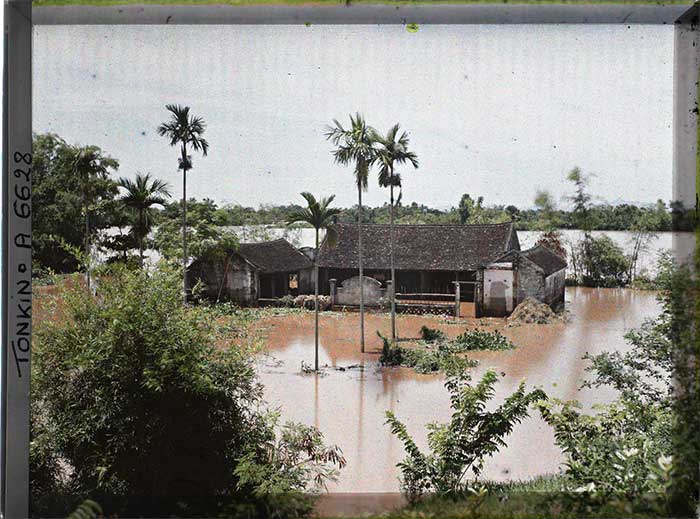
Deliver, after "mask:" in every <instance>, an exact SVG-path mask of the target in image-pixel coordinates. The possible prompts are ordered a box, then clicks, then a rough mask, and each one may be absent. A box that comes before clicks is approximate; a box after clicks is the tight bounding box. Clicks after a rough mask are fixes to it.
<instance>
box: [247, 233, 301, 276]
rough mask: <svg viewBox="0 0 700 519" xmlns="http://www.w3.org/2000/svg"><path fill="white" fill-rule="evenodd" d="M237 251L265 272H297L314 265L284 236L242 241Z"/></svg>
mask: <svg viewBox="0 0 700 519" xmlns="http://www.w3.org/2000/svg"><path fill="white" fill-rule="evenodd" d="M237 252H238V254H240V255H241V256H243V257H244V258H245V259H246V260H247V261H249V262H250V263H252V264H253V265H254V266H255V267H257V268H258V269H260V272H262V273H265V274H270V273H274V272H295V271H298V270H305V269H308V268H311V267H312V266H313V265H312V263H311V261H310V260H309V258H307V257H306V256H305V255H304V254H303V253H302V252H300V251H299V250H297V249H295V248H294V246H292V244H291V243H289V242H288V241H287V240H285V239H284V238H280V239H278V240H273V241H265V242H260V243H241V244H240V245H239V248H238V251H237Z"/></svg>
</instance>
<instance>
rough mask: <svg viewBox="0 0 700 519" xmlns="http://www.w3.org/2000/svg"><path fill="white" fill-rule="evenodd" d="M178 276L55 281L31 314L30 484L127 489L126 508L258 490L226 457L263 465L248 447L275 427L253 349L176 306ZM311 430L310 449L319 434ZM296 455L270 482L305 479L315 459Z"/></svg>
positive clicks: (72, 490) (104, 491) (91, 490)
mask: <svg viewBox="0 0 700 519" xmlns="http://www.w3.org/2000/svg"><path fill="white" fill-rule="evenodd" d="M180 286H181V283H180V277H179V276H178V274H177V272H169V271H163V270H158V271H156V272H154V273H153V274H147V273H145V272H129V271H127V270H125V269H115V270H112V271H111V272H109V274H108V275H106V276H103V277H101V278H100V279H99V282H98V283H97V287H96V291H95V294H94V295H93V294H91V293H90V292H89V291H87V290H85V288H84V287H82V286H80V285H79V284H75V285H74V286H73V287H65V288H64V290H62V292H61V294H60V299H57V300H56V304H55V305H54V307H53V312H52V315H51V317H49V318H47V319H44V320H42V321H40V322H38V323H37V326H36V328H35V337H34V344H33V347H34V361H35V364H34V369H33V371H32V375H33V380H32V384H33V385H32V398H33V402H34V411H35V412H34V414H33V416H32V425H33V431H32V433H33V438H32V476H31V478H32V485H33V486H34V488H35V490H39V489H40V488H42V487H43V488H47V487H49V486H50V484H51V483H54V484H55V485H54V488H60V489H61V490H62V491H63V492H65V493H66V494H68V495H82V496H90V497H92V498H94V499H96V500H97V501H98V502H100V503H101V504H107V503H109V502H113V501H110V499H112V498H114V497H115V496H119V497H125V498H128V499H130V500H132V502H134V503H136V502H138V503H139V504H138V505H136V508H134V507H132V508H129V506H128V504H125V505H124V506H125V507H126V508H125V510H127V511H128V512H129V513H130V514H132V515H133V514H138V515H141V514H142V513H144V514H146V515H147V514H149V513H156V514H157V515H163V514H169V513H174V510H175V507H176V506H179V504H178V501H187V500H197V498H200V499H199V503H200V504H201V506H204V507H209V509H208V510H207V511H206V513H211V512H212V509H211V507H212V506H213V507H216V506H217V501H216V500H215V499H214V498H215V497H216V496H219V497H222V498H223V497H225V498H232V497H233V498H234V499H239V498H240V499H242V500H245V499H247V498H248V497H249V496H253V495H254V494H256V487H255V485H254V484H253V483H251V482H248V483H247V484H246V485H244V486H241V485H240V478H241V475H240V473H239V472H237V471H236V468H237V466H238V464H239V460H240V459H242V458H245V459H247V460H250V459H251V456H252V459H258V458H259V461H258V463H260V464H263V465H264V464H265V461H264V460H265V459H267V458H266V457H265V456H263V453H262V452H261V451H259V450H256V449H257V446H258V445H261V444H264V443H265V441H267V440H268V439H269V438H270V437H271V436H274V434H275V431H274V427H275V425H276V422H274V421H272V422H271V421H270V419H269V418H268V417H267V415H266V414H265V412H264V408H263V402H262V400H261V398H262V386H261V385H260V384H259V383H258V382H257V380H256V376H255V371H254V367H253V364H252V355H251V354H250V352H249V351H248V350H247V349H246V348H243V347H218V348H217V347H215V346H214V345H215V344H218V345H219V346H222V342H221V341H222V340H225V337H222V336H221V333H220V332H221V329H220V327H219V326H218V325H217V321H216V315H217V314H215V313H214V312H212V310H211V309H208V308H205V307H185V306H183V305H182V299H181V294H180ZM229 346H230V345H229ZM289 427H292V428H293V426H291V425H290V426H289ZM309 435H310V433H308V431H307V436H306V437H309ZM311 438H312V440H313V441H312V445H313V449H316V448H317V447H318V445H319V444H320V441H321V439H320V433H319V434H317V435H311ZM307 446H308V445H307V444H303V442H302V444H299V443H296V444H293V445H286V446H285V448H287V449H291V451H293V449H298V448H302V447H304V448H305V447H307ZM286 454H287V455H291V454H290V453H289V452H287V453H286ZM256 456H257V457H258V458H256ZM329 461H331V462H333V461H335V460H329ZM300 462H301V464H302V465H301V468H300V469H299V470H302V468H303V470H304V471H307V470H308V471H309V472H303V473H302V474H300V475H299V476H298V477H297V478H296V479H295V480H293V481H292V480H287V481H286V483H287V486H286V487H285V485H284V484H279V485H278V486H277V487H276V488H277V489H278V490H279V491H280V492H285V491H287V492H293V491H302V490H304V489H305V488H306V484H307V483H309V482H310V481H304V476H305V475H307V474H314V470H315V469H313V468H307V467H306V465H307V460H305V459H300ZM313 463H315V464H317V465H318V464H321V465H322V464H323V460H313ZM332 475H333V474H331V473H324V472H321V475H320V477H322V478H325V477H331V476H332ZM37 497H39V496H37ZM148 503H151V504H152V506H153V508H152V509H150V510H149V509H148V508H147V507H148ZM168 506H172V507H173V508H172V509H169V508H168ZM190 512H192V513H193V511H192V510H190ZM125 513H126V512H125Z"/></svg>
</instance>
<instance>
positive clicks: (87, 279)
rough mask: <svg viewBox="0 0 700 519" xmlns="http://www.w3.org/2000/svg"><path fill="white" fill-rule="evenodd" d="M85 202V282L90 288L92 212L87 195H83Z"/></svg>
mask: <svg viewBox="0 0 700 519" xmlns="http://www.w3.org/2000/svg"><path fill="white" fill-rule="evenodd" d="M83 200H84V203H85V282H86V284H87V288H88V290H90V213H89V208H88V203H87V196H86V195H83Z"/></svg>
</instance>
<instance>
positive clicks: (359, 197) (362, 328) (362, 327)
mask: <svg viewBox="0 0 700 519" xmlns="http://www.w3.org/2000/svg"><path fill="white" fill-rule="evenodd" d="M357 200H358V204H357V205H358V212H357V231H358V238H357V250H358V266H359V271H360V351H361V352H362V353H364V352H365V286H364V271H363V269H362V184H361V183H358V185H357Z"/></svg>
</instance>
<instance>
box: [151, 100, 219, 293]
mask: <svg viewBox="0 0 700 519" xmlns="http://www.w3.org/2000/svg"><path fill="white" fill-rule="evenodd" d="M165 109H166V110H168V112H170V120H169V121H168V122H165V123H163V124H161V125H160V126H158V135H160V136H161V137H167V138H168V139H170V145H171V146H180V157H179V158H178V169H181V170H182V298H183V301H184V302H187V171H188V170H190V169H192V157H191V156H190V155H188V154H187V150H188V148H189V149H192V150H193V151H197V152H200V151H201V152H202V155H205V156H206V154H207V152H208V151H209V143H208V142H207V141H206V139H204V137H202V134H203V133H204V130H205V128H206V124H205V123H204V119H202V118H201V117H197V116H194V115H190V107H189V106H180V105H165Z"/></svg>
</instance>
